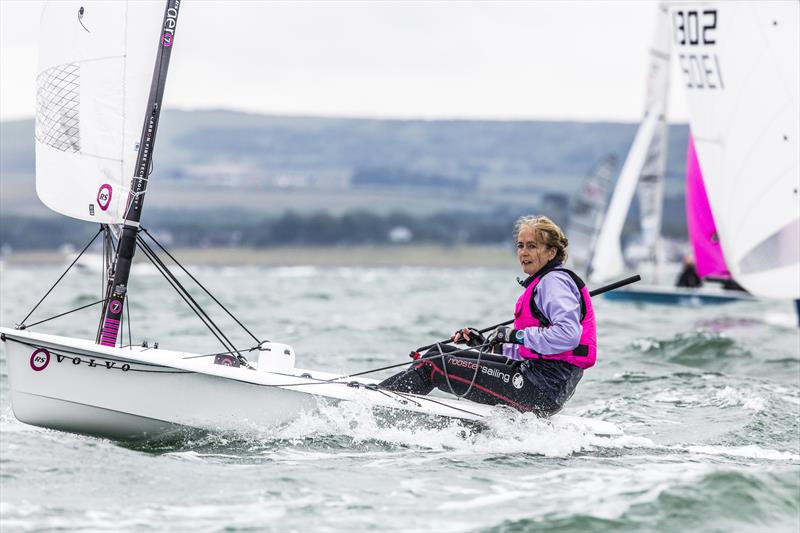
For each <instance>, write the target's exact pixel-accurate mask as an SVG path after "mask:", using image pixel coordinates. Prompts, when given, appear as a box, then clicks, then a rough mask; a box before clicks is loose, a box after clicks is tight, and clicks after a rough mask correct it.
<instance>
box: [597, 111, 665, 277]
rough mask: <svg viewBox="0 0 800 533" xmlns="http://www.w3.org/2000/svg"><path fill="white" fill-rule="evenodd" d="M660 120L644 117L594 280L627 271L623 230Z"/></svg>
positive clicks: (604, 232)
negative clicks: (623, 246)
mask: <svg viewBox="0 0 800 533" xmlns="http://www.w3.org/2000/svg"><path fill="white" fill-rule="evenodd" d="M658 120H659V117H658V116H657V115H647V116H646V117H645V118H644V120H643V121H642V123H641V124H640V125H639V129H638V130H637V132H636V137H634V139H633V144H632V145H631V149H630V151H629V152H628V157H627V159H626V160H625V163H624V164H623V166H622V170H621V171H620V173H619V178H617V185H616V186H615V187H614V194H613V196H612V197H611V203H610V204H609V206H608V213H606V218H605V222H604V223H603V227H602V229H601V230H600V235H599V236H598V237H597V250H596V252H595V255H594V257H593V258H592V265H591V272H592V281H595V282H597V281H606V280H608V279H610V278H612V277H615V276H619V275H620V274H622V273H623V271H624V270H625V260H624V259H623V257H622V243H621V241H620V238H621V237H622V227H623V226H624V224H625V219H626V218H627V216H628V208H629V207H630V205H631V200H633V193H634V192H635V191H636V184H637V183H638V181H639V174H640V173H641V171H642V167H643V166H644V163H645V160H646V158H647V152H648V147H649V146H650V143H651V142H652V140H653V133H654V132H655V127H656V125H657V124H658Z"/></svg>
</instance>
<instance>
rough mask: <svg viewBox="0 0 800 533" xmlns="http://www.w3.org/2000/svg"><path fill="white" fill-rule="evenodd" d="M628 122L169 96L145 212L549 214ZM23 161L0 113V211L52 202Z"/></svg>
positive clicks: (679, 188)
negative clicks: (208, 107) (226, 107)
mask: <svg viewBox="0 0 800 533" xmlns="http://www.w3.org/2000/svg"><path fill="white" fill-rule="evenodd" d="M636 128H637V124H624V123H599V122H598V123H595V122H592V123H587V122H553V121H478V120H374V119H345V118H321V117H286V116H269V115H257V114H249V113H241V112H233V111H223V110H217V111H176V110H166V111H165V112H164V113H163V115H162V117H161V122H160V128H159V133H158V138H157V146H156V149H155V158H154V172H153V176H152V179H151V181H150V186H149V188H148V200H147V209H146V213H145V221H149V222H154V221H161V220H172V221H175V220H180V219H181V218H188V217H185V216H184V215H181V214H180V213H181V212H184V211H186V210H194V211H197V212H202V213H204V215H203V216H204V217H205V218H203V220H207V221H208V220H219V219H222V220H227V221H232V220H240V221H242V222H243V223H251V222H253V221H254V220H259V219H262V218H265V217H266V218H270V217H271V218H276V217H279V216H282V214H283V213H286V212H287V211H290V210H294V211H297V212H301V213H309V212H329V213H337V214H342V213H345V212H348V211H351V210H354V209H355V210H368V211H373V212H376V213H382V214H384V215H386V214H387V213H390V212H396V211H403V212H408V213H412V214H414V215H415V216H429V215H433V214H436V213H440V212H460V213H474V214H475V215H476V216H481V217H484V218H490V219H491V218H495V219H497V218H498V217H499V218H502V219H504V220H505V219H506V218H507V217H509V216H513V215H515V214H516V213H528V212H533V211H534V210H537V209H543V210H547V209H550V210H551V212H553V213H555V214H557V213H559V212H563V209H564V206H565V205H566V202H567V200H568V198H569V196H570V195H572V194H573V193H574V191H575V190H576V189H577V187H578V185H579V184H580V182H581V180H582V178H583V177H584V176H585V175H586V173H587V172H588V171H589V169H590V168H592V166H593V165H594V164H595V163H596V162H597V161H598V160H599V159H601V158H603V157H604V156H606V155H608V154H616V155H617V157H618V159H619V160H620V161H623V160H624V158H625V155H626V154H627V151H628V149H629V147H630V144H631V142H632V141H633V137H634V134H635V132H636ZM687 135H688V128H687V126H686V125H673V126H671V128H670V138H669V156H668V180H667V186H666V191H667V196H668V198H667V199H666V202H667V205H669V206H671V208H670V209H667V210H666V213H665V214H666V216H665V225H666V226H667V227H668V228H670V232H672V233H675V232H677V233H680V232H681V231H683V229H682V228H684V226H685V223H684V222H683V216H684V215H683V210H682V196H683V174H684V166H685V162H684V158H685V152H686V142H687ZM33 173H34V151H33V120H21V121H11V122H2V123H0V176H1V177H2V179H0V189H1V191H2V194H0V217H8V216H16V217H50V216H52V214H51V212H50V211H49V210H47V209H46V208H44V207H43V206H42V205H41V203H40V202H39V201H38V200H37V198H36V195H35V192H34V182H33ZM672 207H675V208H672ZM194 220H197V216H196V213H195V217H194Z"/></svg>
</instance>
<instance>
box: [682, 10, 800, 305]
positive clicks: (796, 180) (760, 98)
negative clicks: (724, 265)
mask: <svg viewBox="0 0 800 533" xmlns="http://www.w3.org/2000/svg"><path fill="white" fill-rule="evenodd" d="M670 13H671V20H672V25H673V38H674V42H675V46H676V55H677V57H676V59H677V60H678V64H679V67H680V70H681V71H682V75H683V77H684V86H685V87H686V91H685V92H686V97H687V102H688V107H689V113H690V124H691V128H692V133H693V134H694V140H695V144H696V148H697V154H698V158H699V161H700V166H701V168H702V169H703V178H704V181H705V185H706V189H707V192H708V198H709V203H710V205H711V210H712V213H713V215H714V220H715V222H716V225H717V229H718V231H719V237H720V243H721V245H722V249H723V251H724V253H725V258H726V260H727V262H728V267H729V268H730V271H731V274H732V276H733V277H734V279H736V280H737V282H739V283H740V284H741V285H742V286H743V287H745V288H746V289H747V290H748V291H750V292H751V293H753V294H755V295H758V296H764V297H772V298H800V164H799V163H800V161H799V158H800V143H799V142H798V141H799V140H800V3H799V2H767V1H764V2H708V1H704V2H676V3H674V4H673V5H671V6H670Z"/></svg>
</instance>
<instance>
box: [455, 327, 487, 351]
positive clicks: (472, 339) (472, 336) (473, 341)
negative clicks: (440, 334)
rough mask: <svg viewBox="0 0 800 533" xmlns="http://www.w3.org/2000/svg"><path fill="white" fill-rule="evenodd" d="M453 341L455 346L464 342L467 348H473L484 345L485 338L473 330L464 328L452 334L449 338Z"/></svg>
mask: <svg viewBox="0 0 800 533" xmlns="http://www.w3.org/2000/svg"><path fill="white" fill-rule="evenodd" d="M450 338H451V339H453V342H455V343H456V344H461V343H464V342H466V343H467V346H470V347H474V346H483V345H484V344H486V337H484V336H483V334H481V332H480V331H478V330H477V329H475V328H464V329H460V330H458V331H456V332H455V333H453V336H452V337H450Z"/></svg>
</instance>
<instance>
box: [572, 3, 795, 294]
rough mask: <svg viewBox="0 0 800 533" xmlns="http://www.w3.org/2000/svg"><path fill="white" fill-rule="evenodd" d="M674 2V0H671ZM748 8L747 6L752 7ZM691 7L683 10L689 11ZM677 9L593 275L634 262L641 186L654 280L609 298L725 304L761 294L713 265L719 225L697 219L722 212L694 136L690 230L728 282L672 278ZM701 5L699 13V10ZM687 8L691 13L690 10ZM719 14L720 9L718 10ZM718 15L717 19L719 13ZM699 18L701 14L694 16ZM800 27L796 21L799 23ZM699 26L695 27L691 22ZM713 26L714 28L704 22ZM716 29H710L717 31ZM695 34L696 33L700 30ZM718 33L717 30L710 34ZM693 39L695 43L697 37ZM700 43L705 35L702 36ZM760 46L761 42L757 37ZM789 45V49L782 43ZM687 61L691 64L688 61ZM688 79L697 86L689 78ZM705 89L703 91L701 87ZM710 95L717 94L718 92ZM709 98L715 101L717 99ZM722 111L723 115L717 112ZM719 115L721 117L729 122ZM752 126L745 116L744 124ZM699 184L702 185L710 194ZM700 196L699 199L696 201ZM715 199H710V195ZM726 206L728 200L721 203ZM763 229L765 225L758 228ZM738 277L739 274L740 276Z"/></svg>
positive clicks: (701, 254) (663, 10) (664, 9)
mask: <svg viewBox="0 0 800 533" xmlns="http://www.w3.org/2000/svg"><path fill="white" fill-rule="evenodd" d="M742 4H745V3H742ZM670 5H673V4H670ZM674 5H675V6H677V7H675V9H676V10H678V11H680V10H681V9H683V7H681V6H682V5H683V4H681V3H680V2H677V3H674ZM746 9H747V8H745V10H746ZM725 10H726V11H728V10H733V9H732V8H731V7H730V6H727V5H726V6H725ZM681 13H683V11H681ZM670 14H671V12H670V10H669V8H668V6H667V4H666V3H663V2H662V3H661V4H660V5H659V8H658V11H657V16H656V24H655V32H654V35H653V43H652V46H651V47H650V51H649V54H650V64H649V68H648V78H647V86H646V99H645V112H644V117H643V119H642V122H641V124H640V125H639V129H638V130H637V132H636V136H635V138H634V141H633V144H632V145H631V148H630V151H629V152H628V155H627V158H626V159H625V163H624V165H623V167H622V170H621V172H620V175H619V178H618V179H617V183H616V186H615V188H614V192H613V194H612V196H611V200H610V203H609V205H608V210H607V212H606V214H605V216H604V217H602V218H600V219H598V224H599V226H598V227H599V230H597V233H598V235H597V237H596V238H595V239H593V242H594V246H595V248H594V251H593V253H592V254H591V260H590V261H589V262H588V263H587V264H586V266H585V267H584V268H585V271H586V277H585V279H588V280H590V281H591V282H594V283H597V282H603V281H605V280H608V279H611V278H614V277H618V276H620V275H621V274H623V272H624V271H625V269H626V264H625V259H624V257H623V252H622V245H621V236H622V229H623V225H624V223H625V219H626V217H627V215H628V211H629V208H630V205H631V202H632V200H633V196H634V193H636V192H638V195H639V211H640V213H641V216H640V224H641V228H642V231H641V250H642V251H643V253H642V254H641V255H642V256H643V259H644V260H643V261H640V262H639V264H637V265H636V267H637V270H640V271H643V272H644V273H645V279H646V280H647V283H644V284H639V285H636V286H635V287H634V286H632V287H627V288H623V289H621V290H619V291H614V292H610V293H608V294H607V295H606V298H607V299H609V300H616V301H628V302H638V303H654V304H672V305H676V304H677V305H701V304H721V303H731V302H739V301H753V300H754V299H755V298H754V297H753V296H752V295H750V294H748V293H747V292H744V291H740V290H726V289H725V288H723V287H724V286H725V283H724V282H725V281H726V280H730V279H731V273H730V272H728V270H727V268H722V269H721V270H720V269H716V268H710V267H708V266H707V264H708V261H707V255H706V253H705V251H706V250H707V249H708V246H709V245H708V244H707V243H705V242H700V241H706V240H708V239H709V238H711V235H712V234H711V233H707V234H702V233H700V232H698V231H697V228H698V223H697V221H698V220H699V219H701V218H702V222H701V224H700V226H701V227H703V228H708V227H713V226H714V219H713V215H712V214H711V210H710V209H709V207H708V205H707V203H706V205H705V206H703V205H702V202H703V201H705V191H704V190H703V189H702V187H703V176H702V172H701V170H700V168H701V167H700V165H699V164H698V163H697V160H696V157H695V156H694V145H693V144H691V143H690V147H689V151H688V153H687V176H686V182H687V191H686V195H687V219H688V220H687V221H688V226H689V230H690V238H691V240H692V245H693V248H694V251H695V256H696V258H697V259H696V260H697V263H698V267H700V268H699V270H700V272H699V273H700V275H701V276H703V277H706V276H707V277H708V279H707V281H709V282H712V283H713V282H721V283H723V285H721V286H720V285H710V284H706V285H704V286H702V287H692V288H689V287H675V286H674V285H673V280H672V279H665V278H666V274H665V263H666V261H665V258H664V251H663V249H662V248H663V247H662V243H661V225H662V211H663V196H664V175H665V172H666V152H667V135H668V124H667V116H668V110H667V104H668V101H669V77H670V70H671V61H672V55H673V40H674V39H676V35H680V32H679V29H680V28H678V27H673V25H677V24H678V23H677V22H676V21H678V20H680V17H678V18H676V16H677V15H676V14H675V12H672V15H673V16H670ZM696 14H697V13H695V15H696ZM684 16H685V13H684ZM715 16H716V15H715ZM715 20H716V19H715ZM692 23H694V24H696V23H697V22H696V19H694V18H693V19H692ZM795 27H796V24H795ZM684 31H685V32H686V31H694V28H689V29H685V30H684ZM703 31H706V30H703ZM712 31H713V30H709V31H707V32H706V35H709V36H710V35H711V33H712ZM692 35H694V34H692ZM709 38H710V37H709ZM690 44H691V43H690ZM695 44H697V43H695ZM676 45H677V46H678V47H679V48H680V47H682V46H687V45H686V42H685V39H684V42H683V43H682V42H681V41H680V40H678V41H677V43H676ZM754 46H755V45H754ZM781 50H782V49H781ZM678 59H679V61H680V62H685V61H686V59H685V57H684V55H683V54H681V55H680V57H679V58H678ZM684 68H688V67H686V65H684ZM687 86H690V84H689V85H687ZM711 92H713V91H706V92H705V93H703V94H706V93H708V94H706V96H708V95H711ZM700 93H702V91H700ZM709 98H711V99H713V98H714V96H713V95H711V96H709ZM705 105H708V106H710V108H715V106H714V105H713V104H712V103H710V102H709V103H706V104H705ZM746 105H748V106H752V107H753V110H755V108H756V107H758V106H757V101H756V100H748V101H747V104H746ZM717 118H719V117H717ZM722 123H723V121H718V122H717V123H716V124H718V125H719V124H722ZM742 126H744V124H742ZM756 131H759V132H760V131H761V130H760V129H757V128H756V129H754V130H751V133H750V134H753V135H754V134H755V133H756ZM753 188H754V187H753V185H750V186H748V187H745V186H742V187H740V188H738V189H736V192H734V191H733V190H731V191H730V192H729V194H741V195H751V194H752V191H753ZM698 191H701V192H702V197H701V195H700V193H698ZM695 200H696V201H695ZM706 202H707V201H706ZM718 209H721V208H718ZM753 231H758V230H753ZM713 235H714V237H713V238H714V239H717V233H716V228H715V227H714V229H713ZM716 252H717V253H718V254H719V257H718V258H717V259H716V261H717V262H718V261H720V260H721V261H722V262H723V264H724V261H725V260H724V257H722V249H720V247H719V245H718V244H717V245H716ZM734 278H735V279H737V280H738V277H737V276H734Z"/></svg>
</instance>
